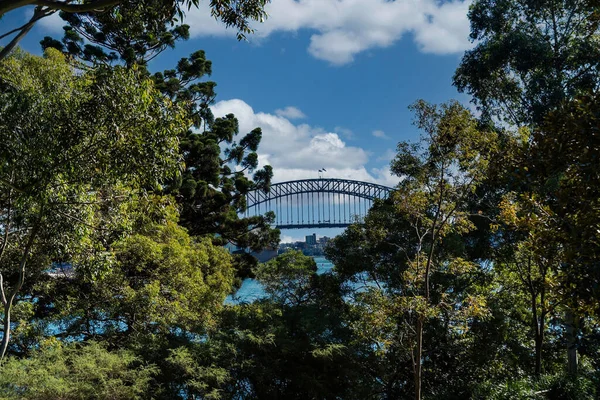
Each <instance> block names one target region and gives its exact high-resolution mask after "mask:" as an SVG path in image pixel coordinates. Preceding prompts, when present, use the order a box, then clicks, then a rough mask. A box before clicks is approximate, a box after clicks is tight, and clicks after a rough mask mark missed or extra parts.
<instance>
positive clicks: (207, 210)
mask: <svg viewBox="0 0 600 400" xmlns="http://www.w3.org/2000/svg"><path fill="white" fill-rule="evenodd" d="M113 28H114V26H113V25H110V26H108V27H103V28H102V29H103V30H102V31H99V32H102V34H101V37H102V38H103V40H105V39H106V40H105V43H104V44H103V47H95V48H94V49H92V50H90V48H89V47H85V49H87V50H85V49H84V50H82V49H83V48H82V47H81V46H80V45H82V44H83V39H82V38H81V37H80V36H79V34H78V33H77V32H75V31H74V30H72V29H67V31H66V34H65V38H64V39H63V42H64V44H65V45H63V44H62V43H60V42H58V41H56V40H53V39H50V38H46V39H44V41H42V46H43V47H54V48H57V49H59V50H61V51H63V52H65V53H66V54H69V55H70V56H72V57H75V58H78V59H80V60H82V61H84V62H86V63H87V64H88V65H92V66H93V65H96V64H103V63H104V62H105V61H106V60H107V59H110V58H113V59H117V58H121V59H122V60H124V61H125V65H126V66H128V67H133V66H136V68H140V69H143V70H144V71H146V73H147V74H148V76H151V78H152V80H153V81H154V82H155V85H156V87H157V88H158V89H159V90H160V91H161V92H162V93H163V94H164V95H165V96H167V97H168V98H169V99H171V101H173V102H174V103H175V104H177V105H178V106H180V107H181V108H182V109H184V110H185V111H186V113H187V117H188V118H189V120H190V121H191V124H190V128H189V129H188V130H187V131H185V132H182V135H181V136H180V142H181V146H180V149H181V155H182V157H183V160H184V165H185V170H184V171H183V174H182V175H181V176H178V177H177V179H174V180H172V181H170V182H168V183H167V185H166V187H165V188H164V191H165V193H169V194H172V195H173V196H175V198H176V199H177V201H178V202H179V203H180V205H181V208H182V213H181V224H182V225H183V226H185V227H186V228H187V229H188V230H189V232H190V233H191V234H192V235H213V238H214V241H215V244H226V243H229V242H230V243H234V244H236V245H237V246H238V247H239V248H250V249H251V250H253V251H260V250H262V249H263V248H265V247H275V246H277V244H278V242H279V231H278V230H275V229H272V228H271V224H272V223H273V221H274V215H273V214H272V213H267V214H266V215H264V216H252V217H246V218H241V217H240V215H241V214H242V213H243V212H244V211H245V210H246V194H247V193H248V192H250V191H252V190H269V187H270V184H271V179H272V177H273V171H272V168H271V166H269V165H266V166H264V167H263V168H260V169H259V168H258V155H257V150H258V146H259V144H260V141H261V138H262V131H261V130H260V128H255V129H253V130H252V131H250V132H248V133H245V135H244V136H243V137H241V138H240V139H239V141H238V140H236V139H237V135H238V134H239V133H240V132H239V125H238V121H237V119H236V118H235V116H234V115H233V114H229V115H227V116H225V117H223V118H217V119H215V118H214V116H213V115H212V112H211V110H210V106H211V105H212V104H213V103H214V100H215V98H216V92H215V87H216V83H215V82H212V81H208V80H205V79H206V77H208V76H210V74H211V73H212V63H211V62H210V60H208V59H207V58H206V55H205V53H204V51H201V50H199V51H196V52H194V53H192V54H191V55H190V56H189V57H185V58H182V59H180V60H179V62H178V63H177V65H176V67H175V68H173V69H169V70H165V71H163V72H156V73H154V74H152V75H150V72H149V71H148V70H147V61H148V60H149V58H151V57H153V56H154V55H152V54H153V52H152V50H149V49H148V48H146V47H144V46H145V45H144V44H142V45H140V46H137V45H135V46H133V47H135V48H136V50H135V51H133V52H130V51H129V50H127V49H128V47H127V46H129V45H123V46H121V45H119V46H112V45H111V44H109V43H108V44H107V43H106V41H108V39H107V38H108V37H112V38H113V39H111V41H116V42H119V43H122V41H123V40H126V41H128V40H130V38H129V37H128V36H126V35H125V36H123V35H124V33H123V32H121V31H118V30H117V31H113V30H112V29H113ZM105 30H108V32H105ZM97 43H101V42H100V41H97ZM127 43H129V42H127ZM111 46H112V47H111ZM103 48H108V49H113V50H114V51H116V52H117V54H118V55H114V56H111V55H109V54H107V53H106V52H105V51H104V50H103ZM88 50H90V51H88ZM157 51H158V50H157ZM249 173H251V174H253V177H252V179H250V178H249V177H248V176H247V175H248V174H249ZM235 261H236V265H237V270H238V272H239V273H240V275H241V276H242V277H243V276H248V275H249V274H251V270H252V267H253V266H254V265H255V264H256V260H255V259H254V258H253V257H250V256H243V255H242V256H237V257H236V258H235Z"/></svg>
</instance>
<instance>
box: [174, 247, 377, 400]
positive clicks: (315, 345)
mask: <svg viewBox="0 0 600 400" xmlns="http://www.w3.org/2000/svg"><path fill="white" fill-rule="evenodd" d="M256 276H257V278H258V279H259V281H260V282H261V283H262V284H263V285H264V286H265V287H266V288H267V290H266V291H267V295H266V296H265V298H263V299H261V300H259V301H256V302H253V303H249V304H235V305H229V306H227V307H225V309H224V310H223V313H222V315H221V317H222V318H221V319H220V321H219V324H218V326H216V327H215V329H214V330H211V331H210V332H209V335H208V337H207V340H206V341H204V342H203V343H197V344H191V345H190V346H186V347H185V348H180V349H177V350H176V351H173V352H172V355H171V357H170V362H171V365H172V367H173V369H174V370H175V371H176V372H175V375H176V376H177V377H178V378H179V379H181V378H183V379H181V380H183V381H184V382H187V384H186V385H182V387H185V388H186V389H187V390H188V392H187V395H188V396H190V397H191V396H193V395H196V396H206V397H209V393H210V394H211V395H212V396H214V397H217V395H216V393H218V394H219V395H220V396H221V397H222V398H244V399H263V398H286V399H307V398H308V399H316V398H344V399H357V400H358V399H364V398H369V397H373V391H372V389H373V386H374V384H373V382H374V379H373V378H372V377H371V376H370V374H369V372H368V371H369V367H371V364H369V363H368V361H369V359H368V357H369V354H370V349H369V347H368V345H367V344H365V343H361V342H358V341H354V340H353V339H354V338H353V337H352V334H351V329H349V326H348V325H349V324H348V319H347V312H348V306H347V305H346V304H345V302H344V299H343V293H344V292H343V290H340V286H339V281H338V280H337V278H336V277H335V276H334V275H333V274H330V273H326V274H320V275H318V274H317V273H316V264H315V262H314V260H313V259H312V258H311V257H308V256H304V255H302V253H300V252H298V251H290V252H286V253H284V254H282V255H280V256H278V257H277V258H276V259H274V260H271V261H270V262H269V263H266V264H261V265H259V266H258V267H257V270H256ZM208 366H210V367H208ZM217 368H218V370H217ZM217 378H219V379H217Z"/></svg>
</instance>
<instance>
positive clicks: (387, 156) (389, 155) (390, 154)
mask: <svg viewBox="0 0 600 400" xmlns="http://www.w3.org/2000/svg"><path fill="white" fill-rule="evenodd" d="M394 157H396V152H395V151H394V150H392V149H387V150H386V151H385V152H384V153H383V154H380V155H379V157H377V161H385V162H388V163H389V162H390V161H392V160H393V159H394Z"/></svg>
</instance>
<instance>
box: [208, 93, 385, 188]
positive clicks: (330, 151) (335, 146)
mask: <svg viewBox="0 0 600 400" xmlns="http://www.w3.org/2000/svg"><path fill="white" fill-rule="evenodd" d="M212 111H213V113H214V115H215V116H216V117H220V116H224V115H226V114H228V113H233V114H235V116H236V117H237V118H238V121H239V125H240V133H241V134H244V133H246V132H250V131H251V130H252V129H254V128H256V127H260V128H261V129H262V132H263V138H262V141H261V144H260V148H259V165H260V166H263V165H267V164H269V165H271V166H273V172H274V181H275V182H284V181H288V180H296V179H308V178H317V177H318V176H319V175H318V170H319V169H321V168H325V169H326V170H327V172H325V174H324V177H335V178H346V179H356V180H362V181H367V182H374V183H381V184H385V185H388V184H391V183H393V179H392V178H391V177H390V176H388V175H389V173H386V172H385V168H384V169H381V170H378V169H372V170H370V171H369V170H367V168H366V164H367V163H368V161H369V154H368V152H367V151H365V150H364V149H362V148H360V147H355V146H348V145H347V144H346V143H345V142H344V140H343V139H342V138H341V137H340V136H339V134H338V133H336V132H327V131H325V130H323V129H322V128H318V127H313V126H310V125H308V124H294V123H292V122H291V121H290V120H289V119H287V118H285V117H282V116H279V115H275V114H268V113H263V112H255V111H254V110H253V109H252V107H251V106H250V105H248V104H247V103H246V102H244V101H243V100H239V99H233V100H225V101H220V102H218V103H217V104H215V105H214V106H213V107H212ZM396 182H397V181H396ZM394 184H395V183H394Z"/></svg>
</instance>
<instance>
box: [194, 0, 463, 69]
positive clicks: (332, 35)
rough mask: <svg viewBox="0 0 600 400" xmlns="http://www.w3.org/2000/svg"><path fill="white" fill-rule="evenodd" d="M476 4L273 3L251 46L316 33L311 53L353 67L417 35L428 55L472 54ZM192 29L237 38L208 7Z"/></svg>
mask: <svg viewBox="0 0 600 400" xmlns="http://www.w3.org/2000/svg"><path fill="white" fill-rule="evenodd" d="M471 1H472V0H447V1H444V2H440V1H439V0H395V1H389V0H272V2H271V3H269V4H268V5H267V8H266V10H267V12H268V14H269V18H267V20H266V21H265V22H264V23H262V24H256V25H255V26H254V27H255V30H256V32H255V34H254V35H252V36H250V37H249V38H250V39H251V40H256V39H258V40H260V39H261V38H265V37H268V36H269V35H271V34H273V33H275V32H297V31H299V30H301V29H306V30H308V31H310V32H312V36H311V39H310V44H309V47H308V52H309V53H310V54H311V55H312V56H314V57H316V58H318V59H322V60H325V61H328V62H330V63H331V64H334V65H342V64H347V63H349V62H352V61H353V60H354V58H355V56H356V55H357V54H359V53H361V52H364V51H366V50H369V49H373V48H385V47H388V46H391V45H392V44H394V43H395V42H396V41H398V40H400V39H401V38H402V37H403V36H404V35H406V34H411V35H412V37H413V40H414V41H415V43H416V44H417V46H418V48H419V49H420V50H421V51H423V52H426V53H434V54H449V53H459V52H462V51H464V50H465V49H467V48H469V47H470V46H471V44H470V43H469V41H468V36H469V22H468V20H467V11H468V8H469V5H470V4H471ZM186 23H188V24H190V26H191V33H192V35H193V36H206V35H209V36H210V35H213V36H215V35H216V36H223V35H229V36H233V35H234V33H235V32H234V31H233V30H231V29H226V28H225V27H224V26H223V25H222V24H220V23H219V22H217V21H215V20H214V18H212V17H211V16H210V9H209V6H208V1H203V2H201V4H200V7H199V8H198V9H192V10H191V11H190V12H189V13H188V16H187V19H186Z"/></svg>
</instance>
